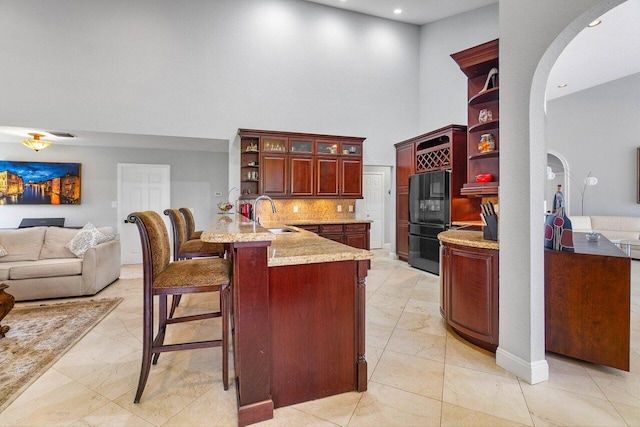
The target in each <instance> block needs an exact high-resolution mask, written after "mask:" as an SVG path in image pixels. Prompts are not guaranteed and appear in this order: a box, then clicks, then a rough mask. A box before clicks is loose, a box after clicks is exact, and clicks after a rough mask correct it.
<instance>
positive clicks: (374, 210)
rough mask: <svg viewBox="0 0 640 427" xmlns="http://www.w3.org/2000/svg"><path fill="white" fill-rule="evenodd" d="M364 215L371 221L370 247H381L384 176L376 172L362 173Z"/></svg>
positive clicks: (382, 238)
mask: <svg viewBox="0 0 640 427" xmlns="http://www.w3.org/2000/svg"><path fill="white" fill-rule="evenodd" d="M363 181H364V182H363V187H362V192H363V196H364V200H363V201H364V215H365V218H366V219H370V220H373V222H372V223H371V235H370V236H369V238H370V247H371V249H380V248H382V243H383V242H384V228H383V225H384V176H383V174H381V173H378V172H365V173H364V174H363Z"/></svg>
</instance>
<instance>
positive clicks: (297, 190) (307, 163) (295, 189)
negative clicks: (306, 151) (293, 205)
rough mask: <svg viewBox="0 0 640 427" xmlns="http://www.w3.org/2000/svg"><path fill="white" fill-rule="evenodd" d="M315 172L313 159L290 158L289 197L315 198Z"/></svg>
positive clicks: (304, 157) (307, 157)
mask: <svg viewBox="0 0 640 427" xmlns="http://www.w3.org/2000/svg"><path fill="white" fill-rule="evenodd" d="M313 171H314V161H313V157H311V156H289V195H291V196H313Z"/></svg>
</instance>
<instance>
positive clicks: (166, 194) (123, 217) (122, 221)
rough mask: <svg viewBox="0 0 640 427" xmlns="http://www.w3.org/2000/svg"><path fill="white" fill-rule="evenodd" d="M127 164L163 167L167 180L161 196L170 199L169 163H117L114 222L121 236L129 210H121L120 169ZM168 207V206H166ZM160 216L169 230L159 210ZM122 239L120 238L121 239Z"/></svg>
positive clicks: (121, 258)
mask: <svg viewBox="0 0 640 427" xmlns="http://www.w3.org/2000/svg"><path fill="white" fill-rule="evenodd" d="M128 166H136V167H145V168H150V167H154V168H161V169H164V170H165V172H166V173H167V174H168V176H169V181H168V183H167V185H166V186H165V187H163V189H162V191H163V198H166V200H169V201H170V200H171V165H167V164H153V163H118V164H117V169H118V171H117V187H118V188H117V194H118V195H117V204H118V208H117V215H118V218H117V221H116V223H117V224H118V235H120V236H122V233H123V226H124V225H125V223H126V219H127V215H129V214H130V213H131V212H123V210H122V184H123V183H122V171H123V169H124V168H125V167H128ZM167 207H169V206H167ZM159 214H160V216H161V217H162V219H163V221H164V222H165V225H166V226H167V230H171V228H169V227H170V225H169V224H168V218H167V217H166V216H165V215H163V214H162V212H159ZM168 234H169V240H170V243H172V242H171V241H172V239H173V236H172V233H170V232H168ZM121 240H122V239H121ZM170 247H171V248H172V249H173V244H171V245H170ZM125 253H126V252H125V251H124V250H122V251H121V252H120V264H123V265H124V256H125Z"/></svg>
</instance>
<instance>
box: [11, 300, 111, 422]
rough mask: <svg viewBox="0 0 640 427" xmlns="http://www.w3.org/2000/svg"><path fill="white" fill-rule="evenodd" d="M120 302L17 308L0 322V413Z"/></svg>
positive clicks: (76, 302) (100, 301)
mask: <svg viewBox="0 0 640 427" xmlns="http://www.w3.org/2000/svg"><path fill="white" fill-rule="evenodd" d="M121 301H122V298H105V299H100V300H79V301H71V302H66V303H59V304H43V305H32V306H25V307H20V306H16V307H14V309H13V310H12V311H11V312H10V313H9V314H8V315H7V316H6V317H5V318H4V319H3V321H2V324H3V325H8V326H10V327H11V329H10V330H9V331H8V332H7V333H6V336H5V337H4V338H2V339H0V412H2V411H3V410H4V409H5V408H6V407H7V406H9V404H10V403H11V402H12V401H13V400H14V399H15V398H16V397H18V396H19V395H20V393H22V392H23V391H24V390H26V389H27V387H29V386H30V385H31V384H32V383H33V382H34V381H35V380H36V379H38V377H40V375H42V374H43V373H44V372H46V370H47V369H48V368H49V367H50V366H51V365H53V364H54V363H55V362H56V361H57V360H58V359H59V358H60V357H62V355H63V354H64V353H66V352H67V350H69V349H70V348H71V347H72V346H73V345H74V344H75V343H76V342H78V340H80V338H82V337H83V336H84V335H85V334H86V333H87V332H89V331H90V330H91V329H92V328H93V327H94V326H95V325H97V324H98V323H99V322H100V321H101V320H102V319H103V318H104V317H105V316H106V315H107V314H109V312H111V310H113V309H114V308H115V307H117V305H118V304H120V302H121Z"/></svg>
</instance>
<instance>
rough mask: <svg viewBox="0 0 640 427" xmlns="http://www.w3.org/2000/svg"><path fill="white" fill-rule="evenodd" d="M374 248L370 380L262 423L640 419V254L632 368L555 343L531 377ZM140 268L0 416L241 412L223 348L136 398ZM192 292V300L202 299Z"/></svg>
mask: <svg viewBox="0 0 640 427" xmlns="http://www.w3.org/2000/svg"><path fill="white" fill-rule="evenodd" d="M375 252H376V258H375V259H374V260H373V262H372V269H371V271H370V274H369V277H368V279H367V360H368V363H369V377H370V380H369V386H368V387H369V389H368V391H367V392H365V393H346V394H342V395H338V396H333V397H329V398H326V399H321V400H317V401H313V402H306V403H303V404H299V405H294V406H291V407H286V408H280V409H277V410H276V411H275V414H274V419H273V420H270V421H267V422H264V423H261V424H259V425H264V426H272V425H273V426H316V425H317V426H336V425H338V426H412V425H414V426H430V425H441V426H471V425H474V426H502V425H535V426H541V425H562V426H565V425H575V426H587V425H592V426H604V425H618V426H624V425H640V261H634V262H633V265H632V292H633V295H632V313H631V318H632V331H631V346H632V350H631V358H632V368H631V373H627V372H623V371H619V370H616V369H611V368H605V367H602V366H597V365H592V364H588V363H582V362H579V361H575V360H571V359H568V358H563V357H560V356H556V355H553V354H548V355H547V356H548V357H547V361H548V362H549V368H550V379H549V381H547V382H544V383H541V384H538V385H535V386H532V385H529V384H527V383H525V382H523V381H519V380H518V379H517V378H515V377H514V376H513V375H511V374H509V373H507V372H505V371H504V370H502V369H501V368H499V367H498V366H496V364H495V358H494V355H493V354H491V353H488V352H485V351H482V350H479V349H478V348H476V347H474V346H472V345H470V344H468V343H466V342H465V341H463V340H461V339H460V338H458V337H457V336H456V335H455V334H454V333H452V332H451V331H449V330H447V328H446V327H445V326H444V323H443V321H442V319H441V318H440V314H439V310H438V292H439V290H438V278H437V277H436V276H433V275H430V274H428V273H424V272H421V271H419V270H415V269H412V268H410V267H408V266H407V264H406V263H403V262H398V261H393V260H390V259H389V258H388V254H387V253H386V252H384V251H375ZM140 277H141V268H140V266H127V267H125V268H123V272H122V278H121V280H120V281H118V282H116V283H114V284H113V285H111V286H109V287H108V288H107V289H105V290H104V291H103V292H101V293H100V294H99V295H98V296H97V297H98V298H101V297H110V296H122V297H123V298H124V301H123V302H122V303H121V304H120V305H119V306H118V307H117V308H116V309H115V310H114V311H113V312H112V313H111V314H109V316H108V317H106V318H105V319H104V320H103V321H102V322H101V323H100V324H99V325H97V326H96V327H95V328H94V329H93V330H91V331H90V332H89V333H88V334H87V335H86V336H85V337H84V338H83V339H82V340H81V341H79V342H78V343H77V344H76V345H75V346H74V347H73V348H71V349H70V350H69V351H68V352H67V353H66V354H65V355H64V356H63V357H62V358H61V359H60V360H59V361H58V362H57V363H56V364H55V365H54V366H53V367H52V368H51V369H49V370H48V371H47V372H46V373H45V374H44V375H42V377H40V378H39V379H38V380H37V381H36V382H35V383H34V384H33V385H32V386H31V387H30V388H29V389H27V390H26V391H25V392H24V393H23V394H22V395H21V396H20V397H19V398H18V399H17V400H16V401H14V402H13V404H12V405H11V406H10V407H8V408H7V409H6V410H5V411H4V412H3V413H2V414H0V426H109V427H113V426H205V425H207V426H213V425H225V426H226V425H228V426H232V425H235V424H236V423H237V417H236V398H235V389H234V387H233V385H232V386H231V387H230V389H229V390H228V391H227V392H225V391H224V390H223V388H222V383H221V381H222V380H221V374H220V357H221V356H220V349H219V348H215V349H205V350H195V351H187V352H177V353H173V354H171V353H168V354H163V355H162V356H161V357H160V361H159V363H158V365H156V366H154V367H152V370H151V375H150V377H149V381H148V383H147V387H146V389H145V391H144V394H143V396H142V401H141V403H139V404H137V405H134V404H133V396H134V392H135V388H136V385H137V381H138V375H139V368H140V353H141V344H140V337H141V303H142V301H141V280H140ZM183 301H184V302H183V303H182V305H183V306H184V307H183V308H182V310H193V311H195V310H198V309H201V308H202V307H198V305H199V304H204V303H203V298H194V297H191V298H185V299H184V300H183ZM216 321H219V320H214V321H213V322H216ZM209 322H211V321H209ZM214 328H219V324H215V325H213V326H212V325H211V323H209V324H205V325H198V326H185V327H184V328H183V329H182V330H181V331H180V334H181V335H182V336H185V335H188V336H190V337H191V336H194V335H202V334H203V332H209V333H211V332H212V329H214ZM216 331H217V329H216Z"/></svg>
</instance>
